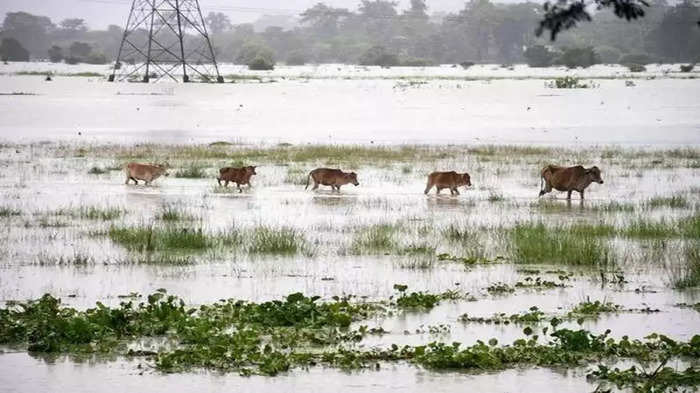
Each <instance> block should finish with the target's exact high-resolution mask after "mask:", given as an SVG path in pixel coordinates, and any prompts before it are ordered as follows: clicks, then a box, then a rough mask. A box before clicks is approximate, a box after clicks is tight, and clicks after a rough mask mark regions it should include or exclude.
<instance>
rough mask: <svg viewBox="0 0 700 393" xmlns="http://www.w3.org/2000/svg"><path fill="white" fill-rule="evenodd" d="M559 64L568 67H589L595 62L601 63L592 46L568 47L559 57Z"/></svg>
mask: <svg viewBox="0 0 700 393" xmlns="http://www.w3.org/2000/svg"><path fill="white" fill-rule="evenodd" d="M556 63H557V64H561V65H565V66H566V67H568V68H576V67H583V68H587V67H590V66H592V65H594V64H598V63H600V61H599V60H598V55H597V54H596V53H595V51H594V50H593V48H592V47H590V46H589V47H586V48H568V49H564V52H563V53H562V54H561V56H559V58H557V61H556Z"/></svg>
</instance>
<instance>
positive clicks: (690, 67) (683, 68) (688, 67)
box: [681, 64, 695, 72]
mask: <svg viewBox="0 0 700 393" xmlns="http://www.w3.org/2000/svg"><path fill="white" fill-rule="evenodd" d="M693 68H695V64H688V65H684V64H681V72H690V71H692V70H693Z"/></svg>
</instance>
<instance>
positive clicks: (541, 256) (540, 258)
mask: <svg viewBox="0 0 700 393" xmlns="http://www.w3.org/2000/svg"><path fill="white" fill-rule="evenodd" d="M592 230H593V229H592V228H585V230H584V228H583V227H582V228H580V229H579V232H578V233H576V232H570V231H567V230H565V229H562V228H548V227H547V226H545V225H544V224H543V223H538V224H533V223H524V224H523V223H521V224H517V225H516V226H515V227H514V228H513V229H512V230H511V237H512V241H513V243H512V251H513V261H514V262H515V263H561V264H567V265H584V266H594V265H607V264H612V263H614V255H613V254H612V252H611V251H610V249H609V248H608V245H607V243H606V242H604V241H602V240H601V239H599V238H598V237H596V236H594V235H593V234H591V233H590V231H592ZM596 231H597V229H596Z"/></svg>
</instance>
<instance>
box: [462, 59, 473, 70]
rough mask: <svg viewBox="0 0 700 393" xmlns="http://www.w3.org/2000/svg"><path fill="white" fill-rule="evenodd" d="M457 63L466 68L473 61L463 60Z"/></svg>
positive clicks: (471, 64)
mask: <svg viewBox="0 0 700 393" xmlns="http://www.w3.org/2000/svg"><path fill="white" fill-rule="evenodd" d="M459 65H461V66H462V68H464V69H465V70H466V69H468V68H469V67H471V66H473V65H474V62H473V61H463V62H461V63H459Z"/></svg>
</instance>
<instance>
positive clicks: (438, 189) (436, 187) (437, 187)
mask: <svg viewBox="0 0 700 393" xmlns="http://www.w3.org/2000/svg"><path fill="white" fill-rule="evenodd" d="M435 189H437V194H438V195H440V191H442V187H440V186H435Z"/></svg>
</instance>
